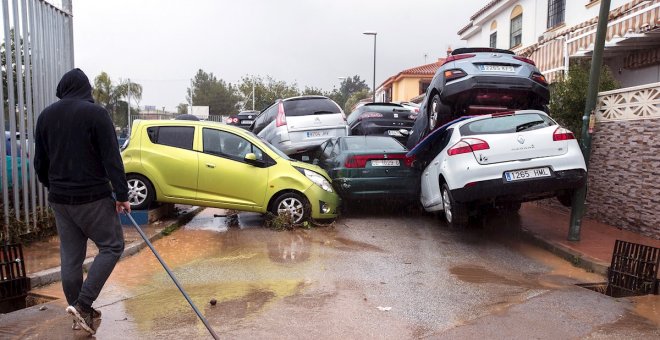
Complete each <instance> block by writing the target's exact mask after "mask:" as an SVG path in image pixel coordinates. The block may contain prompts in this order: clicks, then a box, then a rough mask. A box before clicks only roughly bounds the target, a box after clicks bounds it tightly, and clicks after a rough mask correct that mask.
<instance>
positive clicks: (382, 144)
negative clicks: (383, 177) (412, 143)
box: [341, 136, 406, 151]
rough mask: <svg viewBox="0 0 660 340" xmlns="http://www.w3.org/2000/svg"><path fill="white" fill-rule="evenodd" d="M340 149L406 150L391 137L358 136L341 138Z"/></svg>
mask: <svg viewBox="0 0 660 340" xmlns="http://www.w3.org/2000/svg"><path fill="white" fill-rule="evenodd" d="M341 145H342V147H341V148H342V150H348V151H369V150H379V151H406V148H405V147H404V146H403V145H401V143H399V142H398V141H397V140H396V139H394V138H392V137H375V136H359V137H357V136H356V137H346V138H342V139H341Z"/></svg>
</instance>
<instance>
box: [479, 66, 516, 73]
mask: <svg viewBox="0 0 660 340" xmlns="http://www.w3.org/2000/svg"><path fill="white" fill-rule="evenodd" d="M481 70H482V71H488V72H514V69H513V66H506V65H481Z"/></svg>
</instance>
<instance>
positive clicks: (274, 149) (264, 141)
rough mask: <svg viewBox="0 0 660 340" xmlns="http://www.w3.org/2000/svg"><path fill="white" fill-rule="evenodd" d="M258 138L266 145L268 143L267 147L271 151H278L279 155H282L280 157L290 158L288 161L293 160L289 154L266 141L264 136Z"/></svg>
mask: <svg viewBox="0 0 660 340" xmlns="http://www.w3.org/2000/svg"><path fill="white" fill-rule="evenodd" d="M255 137H256V136H255ZM256 138H258V139H259V140H260V141H261V142H262V143H264V145H266V147H267V148H269V149H270V150H271V151H273V152H274V153H276V154H277V155H278V156H280V157H282V158H284V159H286V160H288V161H290V160H292V159H291V158H289V156H287V155H286V154H285V153H284V152H282V151H281V150H280V149H278V148H276V147H274V146H273V145H272V144H270V143H268V141H266V140H265V139H263V138H261V137H256Z"/></svg>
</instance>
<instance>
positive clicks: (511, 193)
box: [451, 169, 587, 202]
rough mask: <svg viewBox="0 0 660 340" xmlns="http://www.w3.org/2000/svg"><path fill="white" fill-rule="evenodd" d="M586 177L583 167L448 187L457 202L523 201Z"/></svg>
mask: <svg viewBox="0 0 660 340" xmlns="http://www.w3.org/2000/svg"><path fill="white" fill-rule="evenodd" d="M586 180H587V172H586V171H585V170H583V169H573V170H563V171H555V172H554V176H552V177H547V178H537V179H531V180H523V181H516V182H506V181H505V180H504V179H503V178H500V179H493V180H488V181H482V182H476V183H475V184H474V185H471V186H469V187H464V188H459V189H454V190H452V191H451V194H452V196H453V198H454V199H455V200H456V201H458V202H474V201H487V200H495V201H515V202H524V201H530V200H534V199H538V198H544V197H552V196H555V195H556V194H557V193H558V192H560V191H562V190H572V189H577V188H579V187H580V186H582V185H584V183H585V182H586Z"/></svg>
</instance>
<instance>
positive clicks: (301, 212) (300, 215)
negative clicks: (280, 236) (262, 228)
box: [270, 192, 311, 225]
mask: <svg viewBox="0 0 660 340" xmlns="http://www.w3.org/2000/svg"><path fill="white" fill-rule="evenodd" d="M287 211H288V212H289V213H290V214H291V223H292V224H293V225H297V224H301V223H303V222H305V221H308V220H309V218H310V215H311V208H310V205H309V203H308V202H307V199H306V198H305V197H304V196H302V195H300V194H298V193H295V192H287V193H284V194H282V195H280V196H279V197H277V199H276V200H275V202H273V205H272V206H271V211H270V212H271V213H272V214H273V215H275V216H278V215H281V214H284V213H286V212H287Z"/></svg>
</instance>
